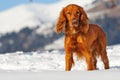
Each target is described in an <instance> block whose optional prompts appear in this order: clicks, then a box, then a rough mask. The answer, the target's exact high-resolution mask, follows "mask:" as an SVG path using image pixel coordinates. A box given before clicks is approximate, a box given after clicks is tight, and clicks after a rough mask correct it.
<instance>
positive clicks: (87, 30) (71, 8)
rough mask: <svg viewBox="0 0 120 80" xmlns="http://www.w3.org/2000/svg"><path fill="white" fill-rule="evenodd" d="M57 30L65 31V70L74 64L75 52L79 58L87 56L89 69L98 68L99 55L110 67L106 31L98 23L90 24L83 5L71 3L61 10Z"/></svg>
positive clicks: (106, 65)
mask: <svg viewBox="0 0 120 80" xmlns="http://www.w3.org/2000/svg"><path fill="white" fill-rule="evenodd" d="M56 32H57V33H60V32H64V33H65V42H64V44H65V45H64V47H65V52H66V54H65V65H66V67H65V70H66V71H70V70H71V68H72V66H73V64H74V60H73V53H75V54H76V55H77V57H78V58H79V59H82V57H85V59H86V63H87V70H96V64H97V59H96V57H97V56H101V59H102V61H103V63H104V68H105V69H109V60H108V57H107V52H106V46H107V38H106V35H105V33H104V31H103V30H102V29H101V28H100V27H99V26H98V25H96V24H89V20H88V17H87V14H86V12H85V11H84V9H83V8H82V7H81V6H78V5H76V4H69V5H68V6H66V7H65V8H63V9H62V11H61V12H60V15H59V18H58V21H57V24H56Z"/></svg>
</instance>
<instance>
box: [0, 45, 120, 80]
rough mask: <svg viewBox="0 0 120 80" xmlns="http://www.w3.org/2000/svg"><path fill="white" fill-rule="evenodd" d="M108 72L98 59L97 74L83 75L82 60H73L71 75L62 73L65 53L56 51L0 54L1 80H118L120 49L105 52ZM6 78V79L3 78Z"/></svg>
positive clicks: (85, 71)
mask: <svg viewBox="0 0 120 80" xmlns="http://www.w3.org/2000/svg"><path fill="white" fill-rule="evenodd" d="M107 52H108V58H109V62H110V69H109V70H104V68H103V63H102V61H101V59H100V58H98V63H97V67H98V70H95V71H87V70H86V63H85V60H81V61H77V60H76V58H75V57H74V60H75V66H74V67H73V68H72V71H71V72H65V71H64V67H65V59H64V57H65V54H64V53H65V52H64V51H60V50H53V51H36V52H27V53H24V52H15V53H6V54H0V79H1V80H26V79H29V80H61V79H62V80H68V79H70V80H79V79H83V80H98V79H100V80H119V79H120V76H119V75H120V45H115V46H109V47H108V48H107ZM6 76H7V77H6Z"/></svg>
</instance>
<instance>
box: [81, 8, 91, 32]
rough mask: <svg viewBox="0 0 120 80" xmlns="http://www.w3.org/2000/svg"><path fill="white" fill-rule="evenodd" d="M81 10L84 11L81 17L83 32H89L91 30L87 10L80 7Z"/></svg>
mask: <svg viewBox="0 0 120 80" xmlns="http://www.w3.org/2000/svg"><path fill="white" fill-rule="evenodd" d="M80 11H81V12H82V14H81V17H80V22H81V26H82V32H83V33H85V34H86V33H87V32H88V30H89V21H88V17H87V14H86V12H85V11H84V9H83V8H80Z"/></svg>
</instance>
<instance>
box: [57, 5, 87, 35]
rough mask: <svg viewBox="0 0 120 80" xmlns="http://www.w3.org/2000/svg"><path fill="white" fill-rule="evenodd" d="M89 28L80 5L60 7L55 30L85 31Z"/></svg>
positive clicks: (67, 31)
mask: <svg viewBox="0 0 120 80" xmlns="http://www.w3.org/2000/svg"><path fill="white" fill-rule="evenodd" d="M88 29H89V26H88V17H87V14H86V13H85V11H84V10H83V8H82V7H80V6H78V5H75V4H70V5H68V6H66V7H65V8H63V9H62V11H61V13H60V16H59V19H58V22H57V24H56V32H57V33H60V32H61V31H64V32H65V33H71V34H72V33H77V32H83V33H87V31H88Z"/></svg>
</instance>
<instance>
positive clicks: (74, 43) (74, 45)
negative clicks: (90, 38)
mask: <svg viewBox="0 0 120 80" xmlns="http://www.w3.org/2000/svg"><path fill="white" fill-rule="evenodd" d="M83 42H84V40H83V37H82V36H80V35H79V36H71V37H70V43H69V45H70V48H71V49H72V50H74V51H77V50H78V49H79V48H80V45H82V44H83Z"/></svg>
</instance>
